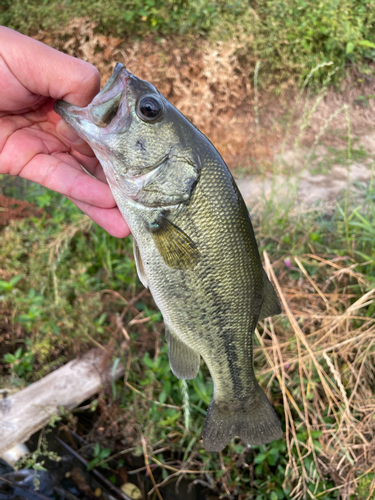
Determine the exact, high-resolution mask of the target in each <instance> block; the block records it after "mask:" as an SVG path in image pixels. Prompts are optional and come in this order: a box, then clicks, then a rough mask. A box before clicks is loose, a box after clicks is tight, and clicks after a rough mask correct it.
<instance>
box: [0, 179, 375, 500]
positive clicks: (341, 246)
mask: <svg viewBox="0 0 375 500" xmlns="http://www.w3.org/2000/svg"><path fill="white" fill-rule="evenodd" d="M6 192H7V194H9V195H12V194H14V195H17V194H20V191H19V188H16V189H14V188H12V187H8V188H7V189H6ZM21 194H22V195H23V197H24V198H25V197H26V198H27V199H28V200H30V201H33V202H34V203H36V204H37V205H39V206H40V207H43V208H44V210H45V217H43V218H30V219H24V220H22V221H13V222H12V223H11V224H10V225H9V226H7V227H5V228H3V229H2V230H1V241H2V243H1V251H0V252H1V266H0V267H1V269H2V270H3V271H4V270H5V272H6V273H7V274H6V276H3V279H2V280H1V281H0V299H1V314H2V317H3V318H4V319H3V323H2V325H0V326H1V327H2V328H3V329H2V330H0V331H3V332H4V331H5V330H6V331H7V335H6V336H5V337H3V341H2V342H1V348H0V349H1V351H0V385H6V386H10V387H12V386H16V387H22V386H24V385H26V384H28V383H31V382H33V381H35V380H37V379H38V378H40V377H42V376H43V375H45V374H47V373H48V372H49V371H51V370H53V369H55V368H56V367H58V366H60V365H62V364H64V363H66V362H67V361H68V360H69V359H72V358H74V357H75V356H77V355H78V354H79V353H80V352H84V351H87V350H88V349H89V348H91V347H92V346H94V345H95V342H99V343H101V344H108V343H109V344H110V345H111V346H112V349H113V354H114V356H115V357H116V358H121V359H122V360H123V361H124V363H126V364H128V367H129V370H128V371H127V376H126V384H125V385H124V381H119V382H117V384H116V385H115V386H113V387H112V388H111V390H110V392H109V393H107V394H106V395H105V394H104V395H101V396H100V397H99V400H95V401H93V408H92V409H93V412H94V413H96V412H98V411H99V410H98V408H101V409H102V410H101V413H99V414H98V415H99V416H98V418H104V421H103V423H104V425H107V424H108V425H109V424H110V422H113V421H116V425H118V428H119V432H120V434H121V436H122V439H123V447H124V448H131V449H132V450H133V453H135V454H138V455H141V454H142V446H141V436H142V435H143V436H144V437H145V439H146V441H147V443H148V445H149V448H148V449H149V454H150V457H152V461H153V463H156V464H158V465H157V467H156V469H154V474H155V476H156V477H157V478H158V481H159V482H160V481H162V480H163V479H165V478H167V477H168V475H169V474H172V473H173V470H174V469H173V468H175V470H176V471H177V472H178V471H179V469H180V468H181V467H182V468H188V469H192V468H194V469H195V470H196V471H197V473H196V474H188V477H190V478H191V479H192V480H193V479H196V478H199V477H200V478H202V479H204V480H205V481H207V480H209V481H210V483H211V485H212V487H213V488H214V489H216V491H219V492H221V493H224V492H225V491H230V492H231V493H232V494H233V495H239V494H244V493H246V494H248V495H250V496H249V497H248V498H254V499H256V500H268V499H269V498H271V499H272V500H283V499H288V498H290V495H291V491H292V490H293V488H294V487H295V486H296V481H297V479H298V478H296V477H293V475H292V471H291V468H290V466H289V465H288V463H289V464H290V463H291V460H294V461H295V462H294V463H295V464H296V465H295V467H296V469H295V470H299V471H300V473H302V472H301V471H305V473H306V474H307V476H308V477H310V478H311V479H310V480H308V481H307V482H306V487H307V489H309V490H310V492H311V493H313V494H314V495H315V496H316V498H320V499H325V500H328V499H332V498H336V497H337V494H338V490H335V489H333V490H332V491H331V492H330V493H325V492H326V491H327V490H330V489H331V488H335V484H334V482H333V480H332V479H331V478H330V477H329V475H327V474H326V475H323V477H322V478H321V479H320V482H319V484H318V486H317V482H316V480H314V478H315V479H316V478H317V477H318V472H317V468H316V464H315V460H314V455H313V453H312V451H311V450H314V453H315V454H317V455H318V456H319V453H320V451H321V449H322V448H321V447H322V446H323V444H324V440H323V441H322V439H323V438H322V436H323V434H322V431H321V430H319V426H317V427H315V428H314V430H312V432H310V431H309V430H308V429H307V428H306V426H305V423H304V422H303V421H301V419H300V416H299V414H298V412H297V411H296V410H295V408H293V407H291V415H292V417H293V419H294V422H295V426H296V427H295V428H296V436H295V438H294V440H289V441H285V440H284V439H281V440H278V441H276V442H273V443H270V444H269V445H266V446H255V447H252V448H248V447H245V446H244V445H243V443H241V442H239V441H238V440H233V441H232V442H231V443H230V444H229V445H228V447H227V448H226V449H225V452H223V454H222V455H221V454H217V453H208V452H206V451H205V450H204V449H203V447H202V445H201V442H200V440H201V435H202V429H203V425H204V420H205V413H206V410H207V406H208V404H209V402H210V399H211V396H212V391H213V385H212V381H211V379H210V376H209V373H208V370H207V368H206V366H205V365H204V364H203V363H202V366H201V370H200V372H199V375H198V377H197V378H196V379H195V380H192V381H187V382H184V383H181V381H178V380H177V379H176V378H175V377H174V376H173V375H172V373H171V371H170V368H169V363H168V355H167V347H166V343H165V341H164V339H161V338H160V335H161V334H162V333H163V326H162V323H161V321H162V319H161V315H160V313H159V312H158V311H157V309H156V307H155V305H154V304H153V301H152V300H151V298H150V296H149V295H148V294H147V293H146V294H144V295H143V296H142V298H137V297H138V295H139V294H140V293H141V292H142V290H143V287H142V286H141V285H140V283H139V281H138V278H137V276H136V271H135V265H134V261H133V257H132V248H131V240H130V239H126V240H118V239H115V238H112V237H110V236H109V235H108V234H106V233H105V231H104V230H102V229H101V228H99V227H97V226H96V225H95V224H92V223H91V222H90V221H88V220H87V218H86V217H84V216H82V215H81V214H80V213H79V211H78V209H76V208H75V207H74V206H73V205H72V204H71V203H70V202H69V201H67V200H66V199H64V198H63V197H61V196H60V195H58V194H55V193H51V192H49V191H47V190H45V189H42V188H40V187H37V186H35V185H31V184H28V185H27V186H25V187H24V189H23V192H22V193H21ZM374 201H375V193H374V191H373V189H372V186H371V185H370V187H369V188H367V189H365V190H364V191H363V196H362V198H361V203H360V204H358V206H357V205H356V204H355V203H354V204H353V203H350V202H349V201H348V202H347V203H345V200H343V202H342V203H341V204H339V205H338V207H337V210H336V211H335V213H333V214H330V215H327V214H325V213H324V212H322V211H321V210H320V209H318V208H317V209H316V210H310V211H306V212H304V213H301V212H298V211H296V210H294V209H293V206H292V204H291V206H289V207H286V206H285V205H280V204H277V203H276V202H275V200H270V201H269V202H268V203H267V204H266V205H265V206H263V207H262V208H261V209H259V212H258V213H257V214H252V215H253V220H254V223H255V226H256V229H257V235H258V239H259V241H260V243H261V251H262V252H264V251H267V253H268V254H269V255H271V257H272V261H273V262H275V269H276V272H277V274H278V276H279V277H280V279H281V280H283V281H282V283H283V284H284V286H285V287H289V288H290V287H293V288H294V289H296V290H299V289H300V288H299V287H300V286H301V285H300V284H299V283H301V279H303V274H302V273H301V271H300V270H299V268H298V267H297V265H296V264H294V261H293V259H295V257H299V258H300V260H301V262H302V263H303V265H304V266H305V269H306V272H307V273H308V274H309V276H310V277H311V279H312V280H314V282H315V283H317V284H318V285H319V286H320V287H322V288H323V286H324V284H325V283H326V282H327V279H329V280H331V285H330V286H329V287H328V288H327V291H328V292H330V293H331V292H333V291H334V290H337V292H338V293H340V294H341V295H340V297H344V298H345V297H346V296H348V299H347V301H346V302H345V303H342V304H340V303H338V305H337V307H338V309H337V313H338V314H339V313H340V311H341V313H343V312H345V309H346V308H347V307H348V306H349V305H350V304H354V302H355V301H356V300H358V298H360V297H361V296H362V295H363V293H365V292H366V291H367V290H370V289H371V288H374V287H375V249H374V245H373V241H374V237H375V234H374V220H375V211H374ZM312 252H314V253H315V254H316V255H320V256H324V257H325V258H327V259H334V258H336V259H337V258H341V259H342V260H341V261H340V262H341V263H342V264H343V268H345V266H346V265H347V266H351V269H352V271H353V272H356V273H358V275H360V277H362V278H363V279H365V280H366V283H367V284H366V285H365V286H364V285H363V283H362V282H361V281H358V280H356V279H354V278H353V279H352V278H348V279H345V280H344V282H340V281H337V278H331V275H330V274H329V271H327V266H325V267H322V266H321V265H319V263H318V262H316V261H314V260H312V259H311V258H309V257H307V256H306V255H307V254H311V253H312ZM288 259H289V260H290V262H292V263H293V264H292V265H290V264H289V263H288V264H287V265H286V264H284V262H287V260H288ZM296 262H297V261H296ZM285 273H287V274H286V275H285ZM283 275H284V278H283V277H282V276H283ZM306 283H307V285H306V286H307V287H308V286H309V284H308V282H306ZM340 283H341V284H340ZM328 292H327V293H328ZM306 293H311V292H308V288H306V292H305V294H306ZM132 299H135V301H133V302H131V301H132ZM300 300H301V304H302V305H301V311H303V310H305V308H306V307H309V306H308V303H309V302H308V300H310V299H308V300H307V299H303V298H302V299H300ZM306 300H307V302H306ZM340 300H341V299H340ZM345 300H346V299H345ZM315 302H316V296H314V295H311V303H312V304H314V303H315ZM129 304H131V306H129ZM311 307H315V306H311ZM124 308H125V312H124ZM314 311H315V312H314V314H316V313H317V312H319V307H318V309H316V308H315V310H314ZM121 314H124V316H123V324H124V326H125V327H126V329H127V333H128V335H129V336H130V343H129V342H126V345H125V346H124V345H123V341H124V337H123V335H122V333H121V331H119V329H118V317H119V315H121ZM358 314H362V315H363V320H358V319H357V320H355V321H356V322H357V323H353V326H352V327H353V328H354V329H355V328H360V327H361V325H362V324H363V321H365V320H369V319H371V318H372V317H373V316H374V315H375V303H374V302H372V303H370V304H368V305H367V306H366V307H365V308H363V309H361V310H359V312H358ZM144 318H145V319H146V321H142V322H141V323H139V322H137V320H139V319H141V320H143V319H144ZM132 320H133V321H132ZM301 321H302V320H301ZM5 325H7V326H6V327H5ZM304 325H305V326H304ZM309 325H310V324H309V321H307V322H305V323H303V322H301V328H303V329H304V328H306V335H310V334H311V335H314V328H313V327H312V326H309ZM267 328H268V327H266V326H265V327H264V329H263V328H262V327H261V326H260V327H259V334H258V335H257V337H256V340H255V343H256V349H255V367H256V372H257V375H258V379H259V381H260V383H261V384H262V386H263V387H264V388H267V389H266V390H267V392H268V394H269V396H270V397H271V399H272V400H273V401H274V402H275V405H276V406H275V408H276V411H277V413H278V415H279V416H280V418H281V419H282V422H283V426H284V428H285V425H286V423H285V420H284V407H283V394H282V390H281V386H280V384H279V382H278V380H276V378H275V373H276V372H275V371H274V370H271V371H269V370H268V371H267V370H266V371H265V370H264V369H265V367H267V366H269V364H268V361H267V360H268V358H266V357H265V354H264V351H263V347H264V346H265V345H266V346H267V345H269V333H267V332H268V329H267ZM274 328H275V331H276V333H277V335H278V336H279V338H280V340H279V342H280V343H284V342H286V344H285V345H284V347H283V349H285V353H286V354H285V356H286V358H285V359H287V360H288V359H290V358H293V356H295V353H296V352H297V347H298V346H297V343H296V342H297V341H296V338H295V335H294V333H293V329H292V327H291V324H290V323H289V321H288V319H287V317H286V316H285V315H283V316H280V317H279V319H277V320H276V322H275V323H274ZM304 331H305V330H304ZM309 332H310V333H309ZM353 335H354V334H353ZM370 352H372V351H370ZM129 353H130V354H129ZM288 353H289V354H288ZM129 356H130V357H129ZM288 356H289V358H288ZM360 357H361V356H360ZM338 362H339V363H340V372H341V373H343V377H344V378H343V380H344V382H343V383H345V384H346V385H347V391H348V397H349V395H350V391H351V390H352V388H351V386H350V382H348V380H349V379H350V371H348V367H347V365H345V364H342V360H341V359H340V358H338ZM294 366H295V368H294V369H290V371H289V372H288V380H287V383H286V385H287V387H288V388H289V390H290V391H291V393H292V394H293V397H294V398H295V400H296V401H297V404H298V406H299V408H300V409H301V410H303V401H302V395H301V394H302V393H301V385H300V384H301V379H300V372H299V371H298V369H297V365H294ZM306 366H308V365H306ZM322 366H323V367H324V369H325V370H326V371H327V373H329V366H328V365H327V363H325V361H324V359H323V361H322ZM309 370H310V371H309V372H308V373H307V374H306V375H304V378H303V380H302V382H303V384H304V391H305V392H306V400H307V405H311V404H312V401H313V400H314V394H316V391H321V389H320V387H321V382H320V379H319V375H318V373H317V371H316V370H315V368H314V366H313V365H312V366H311V368H310V369H309ZM338 394H339V392H338ZM321 397H322V398H324V394H323V393H321ZM104 407H105V408H107V409H106V412H109V413H104V414H103V408H104ZM111 412H112V413H111ZM100 415H101V416H100ZM103 415H112V417H110V418H109V417H103ZM108 418H109V420H108ZM358 418H360V417H358ZM322 419H323V421H324V425H326V426H331V427H328V428H332V429H335V425H336V424H335V420H334V419H333V417H332V415H331V414H330V413H329V411H326V412H325V413H324V412H323V413H322ZM72 421H73V420H72ZM68 425H69V420H68ZM97 439H99V437H98V438H97ZM310 439H311V441H310ZM307 443H308V447H309V448H308V449H310V452H309V453H307V452H305V448H304V447H305V446H306V444H307ZM160 448H165V450H166V451H164V452H158V451H157V450H158V449H160ZM181 450H182V451H181ZM301 450H304V452H303V453H302V454H301ZM154 451H155V453H154ZM103 460H104V461H105V462H104V463H103ZM107 463H108V464H109V465H110V467H111V470H112V472H113V471H114V470H116V468H117V467H119V466H120V465H121V463H122V462H118V460H112V459H111V441H109V442H108V441H104V442H98V444H97V445H96V447H95V448H94V452H93V456H92V458H91V461H90V467H91V468H93V467H96V466H98V467H101V468H103V465H104V467H107V465H106V464H107ZM244 464H245V465H244ZM168 467H172V470H171V469H168ZM223 468H224V469H225V470H224V469H223ZM359 469H360V467H359ZM199 470H207V471H208V472H207V473H205V475H204V476H201V475H200V474H199V473H198V471H199ZM363 472H365V470H361V469H360V470H359V472H358V473H356V474H357V475H358V476H360V474H363ZM207 478H209V479H207ZM115 479H116V475H115ZM115 479H114V480H115ZM371 480H372V476H371V477H370V475H368V476H366V475H365V476H364V477H363V478H361V480H360V481H359V483H358V495H357V496H353V499H354V498H358V499H361V498H366V497H365V496H363V491H364V489H365V488H366V485H368V484H370V483H371ZM311 498H313V497H311Z"/></svg>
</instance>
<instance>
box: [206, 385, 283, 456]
mask: <svg viewBox="0 0 375 500" xmlns="http://www.w3.org/2000/svg"><path fill="white" fill-rule="evenodd" d="M236 403H237V402H236ZM235 406H238V407H236V408H233V407H232V405H230V403H229V402H216V401H215V399H213V400H212V401H211V403H210V406H209V407H208V410H207V418H206V423H205V426H204V430H203V446H204V447H205V448H206V450H207V451H221V450H222V449H223V448H224V447H225V446H226V445H227V444H228V442H229V441H230V440H231V439H232V438H234V437H236V436H238V437H240V438H241V439H242V440H243V441H245V443H247V444H252V445H259V444H265V443H269V442H270V441H274V440H275V439H279V438H280V437H281V436H282V434H283V432H282V430H281V425H280V421H279V419H278V418H277V416H276V413H275V412H274V410H273V408H272V406H271V404H270V402H269V401H268V399H267V396H266V395H265V394H264V392H263V390H262V388H261V387H260V386H259V385H258V384H257V385H256V387H255V388H254V392H253V393H252V394H251V396H250V397H249V399H248V401H247V402H239V401H238V405H237V404H236V405H235Z"/></svg>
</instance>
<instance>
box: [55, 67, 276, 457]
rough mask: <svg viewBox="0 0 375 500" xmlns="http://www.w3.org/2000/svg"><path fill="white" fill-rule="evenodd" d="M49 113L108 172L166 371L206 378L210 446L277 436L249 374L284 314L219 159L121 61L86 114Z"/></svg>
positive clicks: (70, 110)
mask: <svg viewBox="0 0 375 500" xmlns="http://www.w3.org/2000/svg"><path fill="white" fill-rule="evenodd" d="M55 111H56V112H57V113H59V115H60V116H62V117H63V118H64V119H65V120H66V122H67V123H68V124H69V125H70V126H71V127H72V128H73V129H74V130H75V131H76V133H77V134H78V135H79V136H80V137H81V138H82V139H84V140H85V141H87V142H88V143H89V144H90V146H91V147H92V149H93V150H94V152H95V154H96V156H97V158H98V159H99V161H100V163H101V165H102V166H103V169H104V172H105V175H106V177H107V180H108V184H109V186H110V188H111V190H112V193H113V196H114V198H115V200H116V202H117V205H118V207H119V209H120V211H121V213H122V215H123V216H124V218H125V220H126V222H127V224H128V225H129V227H130V229H131V232H132V234H133V243H134V245H133V246H134V255H135V261H136V266H137V271H138V275H139V278H140V280H141V282H142V283H143V285H144V286H145V287H148V288H149V289H150V291H151V293H152V295H153V297H154V300H155V302H156V304H157V306H158V307H159V309H160V311H161V312H162V314H163V318H164V322H165V328H166V339H167V343H168V354H169V362H170V366H171V369H172V372H173V373H174V374H175V375H176V377H178V378H180V379H192V378H195V377H196V376H197V373H198V370H199V365H200V357H202V358H203V359H204V361H205V362H206V364H207V366H208V368H209V370H210V373H211V376H212V379H213V382H214V395H213V399H212V401H211V403H210V405H209V408H208V412H207V418H206V423H205V427H204V431H203V444H204V446H205V448H206V450H208V451H220V450H222V449H223V448H224V447H225V445H226V444H227V443H228V441H229V440H230V439H231V438H233V437H235V436H239V437H240V438H241V439H242V440H243V441H245V442H246V443H248V444H252V445H259V444H263V443H268V442H270V441H272V440H274V439H278V438H280V437H281V435H282V430H281V426H280V422H279V420H278V418H277V416H276V414H275V412H274V410H273V408H272V406H271V404H270V403H269V401H268V399H267V397H266V395H265V393H264V392H263V390H262V389H261V387H260V386H259V384H258V382H257V380H256V378H255V375H254V368H253V333H254V330H255V327H256V324H257V322H258V321H259V320H260V319H263V318H266V317H268V316H271V315H274V314H279V313H280V312H281V308H280V304H279V301H278V298H277V295H276V293H275V291H274V289H273V287H272V285H271V283H270V281H269V280H268V278H267V275H266V273H265V272H264V270H263V267H262V264H261V260H260V256H259V252H258V248H257V244H256V240H255V236H254V231H253V227H252V224H251V221H250V216H249V213H248V210H247V208H246V206H245V203H244V201H243V199H242V197H241V195H240V193H239V190H238V188H237V185H236V183H235V182H234V180H233V177H232V175H231V174H230V172H229V170H228V168H227V166H226V165H225V163H224V161H223V159H222V158H221V156H220V154H219V153H218V152H217V151H216V149H215V148H214V147H213V145H212V144H211V143H210V141H209V140H208V139H207V138H206V137H205V136H204V135H203V134H202V133H201V132H200V131H199V130H197V129H196V128H195V127H194V126H193V125H192V124H191V123H190V122H189V121H188V120H187V118H185V117H184V116H183V115H182V114H181V113H180V112H179V111H178V110H177V109H176V108H175V107H174V106H172V104H171V103H170V102H168V101H167V99H165V97H163V95H161V94H160V93H159V92H158V91H157V90H156V88H155V87H154V86H153V85H151V84H150V83H148V82H146V81H143V80H140V79H139V78H137V77H135V76H134V75H132V74H131V73H130V72H129V71H128V70H127V69H126V68H125V67H124V66H123V65H122V64H117V65H116V67H115V70H114V72H113V74H112V76H111V78H110V80H109V81H108V82H107V84H106V86H105V87H104V88H103V89H102V91H101V92H100V93H99V94H98V95H97V96H96V97H95V98H94V99H93V101H92V102H91V104H89V105H88V106H87V107H86V108H79V107H77V106H73V105H71V104H69V103H66V102H64V101H57V102H56V103H55Z"/></svg>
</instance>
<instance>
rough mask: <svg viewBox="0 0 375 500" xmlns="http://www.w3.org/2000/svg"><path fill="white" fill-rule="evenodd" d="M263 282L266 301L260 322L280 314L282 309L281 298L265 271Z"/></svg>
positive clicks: (261, 311)
mask: <svg viewBox="0 0 375 500" xmlns="http://www.w3.org/2000/svg"><path fill="white" fill-rule="evenodd" d="M263 282H264V300H263V304H262V308H261V310H260V314H259V320H260V321H261V320H262V319H265V318H268V317H269V316H275V314H280V313H281V311H282V309H281V305H280V302H279V298H278V296H277V294H276V292H275V289H274V287H273V286H272V283H271V282H270V280H269V279H268V276H267V274H266V272H265V271H264V269H263Z"/></svg>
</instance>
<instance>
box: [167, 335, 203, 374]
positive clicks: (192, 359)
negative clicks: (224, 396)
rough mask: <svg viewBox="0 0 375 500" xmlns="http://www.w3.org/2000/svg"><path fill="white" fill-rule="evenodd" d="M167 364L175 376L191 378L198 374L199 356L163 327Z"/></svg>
mask: <svg viewBox="0 0 375 500" xmlns="http://www.w3.org/2000/svg"><path fill="white" fill-rule="evenodd" d="M165 337H166V339H167V344H168V355H169V364H170V365H171V370H172V372H173V374H174V375H175V376H176V377H177V378H182V379H192V378H195V377H196V376H197V375H198V371H199V363H200V356H199V354H198V353H197V352H195V351H194V350H193V349H192V348H191V347H189V346H187V345H186V344H185V343H184V342H182V340H180V339H179V338H178V337H177V336H176V335H174V334H173V333H171V332H170V330H169V328H168V327H167V326H166V327H165Z"/></svg>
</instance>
